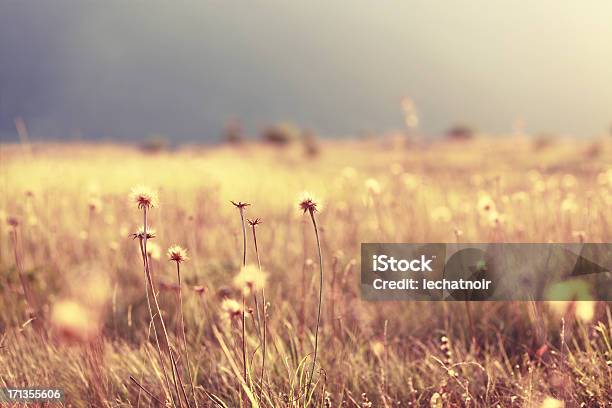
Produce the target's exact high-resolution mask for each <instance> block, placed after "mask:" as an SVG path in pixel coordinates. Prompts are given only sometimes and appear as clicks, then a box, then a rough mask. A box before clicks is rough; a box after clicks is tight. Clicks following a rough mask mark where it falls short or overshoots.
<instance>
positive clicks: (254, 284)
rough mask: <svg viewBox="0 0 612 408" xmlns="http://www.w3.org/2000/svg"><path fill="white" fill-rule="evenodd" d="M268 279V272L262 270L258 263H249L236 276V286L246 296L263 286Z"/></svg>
mask: <svg viewBox="0 0 612 408" xmlns="http://www.w3.org/2000/svg"><path fill="white" fill-rule="evenodd" d="M267 280H268V274H266V273H265V272H263V271H261V270H260V269H259V268H258V267H257V266H256V265H252V264H248V265H245V266H243V267H242V268H241V269H240V272H239V273H238V275H236V276H235V277H234V286H235V287H236V288H238V289H240V290H241V291H242V293H243V294H244V295H245V296H246V295H249V294H250V293H252V292H253V291H257V290H259V289H261V288H263V287H264V286H265V285H266V281H267Z"/></svg>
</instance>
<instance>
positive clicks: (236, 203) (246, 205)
mask: <svg viewBox="0 0 612 408" xmlns="http://www.w3.org/2000/svg"><path fill="white" fill-rule="evenodd" d="M230 203H232V204H234V206H236V208H238V209H243V208H245V207H248V206H249V205H251V204H249V203H243V202H242V201H238V202H235V201H232V200H230Z"/></svg>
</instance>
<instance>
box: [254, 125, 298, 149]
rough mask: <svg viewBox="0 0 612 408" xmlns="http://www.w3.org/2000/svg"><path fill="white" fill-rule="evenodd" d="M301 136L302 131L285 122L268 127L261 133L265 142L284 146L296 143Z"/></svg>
mask: <svg viewBox="0 0 612 408" xmlns="http://www.w3.org/2000/svg"><path fill="white" fill-rule="evenodd" d="M299 135H300V129H299V128H298V127H297V126H295V125H294V124H292V123H289V122H283V123H277V124H274V125H271V126H268V127H266V128H265V129H264V130H263V131H262V133H261V139H262V140H263V141H264V142H267V143H271V144H274V145H277V146H284V145H288V144H290V143H292V142H294V141H295V140H296V139H298V137H299Z"/></svg>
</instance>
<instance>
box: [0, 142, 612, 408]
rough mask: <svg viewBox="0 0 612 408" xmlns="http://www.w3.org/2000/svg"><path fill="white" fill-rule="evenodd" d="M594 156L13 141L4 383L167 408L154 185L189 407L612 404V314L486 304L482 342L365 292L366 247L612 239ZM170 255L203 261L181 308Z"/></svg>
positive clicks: (4, 253) (479, 146)
mask: <svg viewBox="0 0 612 408" xmlns="http://www.w3.org/2000/svg"><path fill="white" fill-rule="evenodd" d="M592 143H593V142H579V141H571V140H566V141H558V142H556V143H554V144H552V145H551V146H548V147H547V148H545V149H540V150H537V149H534V147H533V145H532V143H531V142H530V141H529V140H527V139H518V138H511V139H501V140H497V141H493V140H473V141H468V142H461V143H459V142H454V143H453V142H438V143H434V144H433V145H428V146H407V145H406V144H405V143H403V142H402V141H400V140H394V139H388V140H368V141H361V142H356V141H346V142H338V141H336V142H326V143H324V144H323V145H322V149H321V152H320V154H319V155H318V156H316V157H306V156H304V154H303V152H302V150H301V149H299V148H297V147H296V146H289V147H286V148H280V149H279V148H273V147H270V146H260V145H243V146H239V147H227V146H219V147H215V148H202V147H183V148H179V149H177V150H176V151H169V152H161V153H159V154H153V155H147V154H144V153H142V152H141V151H139V150H137V149H135V148H130V147H123V146H116V145H96V146H93V145H85V144H84V145H76V144H75V145H33V146H32V149H31V153H30V152H28V151H27V150H24V149H23V148H22V147H21V146H8V145H5V146H1V147H0V159H1V161H0V216H1V218H2V222H1V224H0V233H1V234H2V235H1V236H2V239H1V240H0V333H2V334H1V336H2V337H0V338H1V340H0V343H1V346H2V348H1V349H0V367H1V369H0V386H49V387H51V386H57V387H63V388H65V389H66V393H67V396H68V399H69V401H71V402H72V403H74V405H75V406H88V405H90V404H91V405H95V406H137V405H138V401H140V403H141V406H142V405H146V404H148V403H149V402H150V401H151V400H152V397H150V396H148V395H147V394H146V391H143V390H147V391H149V392H150V393H151V394H152V395H154V396H155V397H156V398H160V399H164V398H166V395H168V393H170V394H171V393H172V391H169V390H170V389H171V388H173V387H170V386H169V384H168V383H169V382H172V380H171V379H169V380H168V381H166V380H165V379H164V374H163V370H164V368H163V367H162V365H161V364H160V362H161V361H164V359H165V361H166V367H165V369H166V370H167V372H168V377H170V367H171V365H170V360H169V359H167V358H164V357H159V355H160V354H162V355H163V353H164V349H165V345H164V341H165V340H164V339H160V340H161V341H160V345H159V346H158V345H157V344H156V342H155V340H153V339H154V337H155V336H154V335H153V332H152V326H150V325H149V321H150V316H149V309H148V306H147V301H146V296H145V295H146V293H145V281H144V277H143V258H142V256H141V255H142V254H141V252H140V250H139V245H138V241H139V238H138V232H137V231H138V229H139V228H142V227H143V220H142V211H139V210H138V208H137V204H135V203H134V201H132V200H130V198H129V194H130V191H131V190H132V188H133V187H134V186H139V185H145V186H148V187H149V188H150V189H152V190H155V191H156V192H157V195H158V198H159V205H155V206H154V207H153V208H151V209H150V211H149V212H148V215H147V216H148V225H147V232H148V233H149V234H150V233H151V231H152V229H154V235H155V237H154V238H150V239H147V253H148V255H147V256H148V258H147V259H148V265H149V267H150V272H151V277H152V280H153V281H154V282H155V284H156V287H157V289H158V290H159V291H160V294H159V302H160V308H161V310H162V316H163V318H164V320H165V323H166V325H167V326H168V337H169V338H170V342H171V343H173V345H174V347H175V350H176V351H180V349H181V348H185V347H184V344H183V340H185V341H184V343H186V345H187V347H186V349H187V352H185V353H184V355H188V356H189V361H188V362H184V361H181V362H179V363H178V364H177V366H178V369H177V371H181V372H182V374H183V376H182V381H183V383H184V386H185V390H186V391H187V397H186V398H184V399H187V400H189V399H192V397H191V396H190V395H191V389H190V382H191V379H190V377H189V375H187V371H189V369H191V371H190V374H192V376H193V381H194V383H195V385H196V386H195V389H196V390H195V394H196V395H197V399H198V401H199V403H200V406H209V405H211V404H213V405H214V404H219V405H225V406H228V407H236V406H239V405H240V404H241V403H244V401H248V402H247V404H252V405H255V404H260V405H262V406H296V407H299V406H304V404H306V403H307V401H310V403H311V405H312V406H319V405H325V404H330V405H331V406H340V404H341V403H342V402H343V401H344V403H345V404H346V406H359V407H361V406H368V404H369V403H370V402H371V403H372V406H383V407H384V406H396V404H397V403H398V402H401V406H409V405H410V404H412V406H429V405H431V406H457V405H469V406H474V405H476V406H496V404H500V406H502V407H511V406H517V407H518V406H539V405H540V404H541V403H543V402H544V401H546V398H549V400H548V401H549V402H550V401H552V399H554V400H563V401H565V403H566V406H580V404H585V405H583V406H596V405H595V404H600V405H602V406H603V405H604V404H606V403H610V402H611V400H610V397H609V395H608V391H609V389H610V388H611V387H612V378H611V377H610V366H611V365H612V346H611V344H612V340H611V337H612V336H611V332H610V327H611V326H610V325H611V323H612V316H611V312H610V304H609V303H598V304H589V305H586V304H585V305H578V307H574V306H575V305H566V304H564V305H553V307H549V306H548V305H544V304H533V303H510V302H508V303H501V302H499V303H487V304H484V305H483V304H472V305H471V308H470V310H471V313H472V315H473V320H474V322H473V325H474V327H473V328H470V324H469V322H468V316H466V315H465V312H464V311H465V310H466V309H465V308H464V307H456V306H455V304H451V303H411V302H388V303H368V302H363V301H361V299H360V296H359V263H358V257H359V244H360V243H361V242H376V241H379V242H455V241H461V242H487V241H503V242H579V241H587V242H609V241H610V237H611V234H610V225H611V222H612V212H610V208H612V166H611V163H612V146H611V143H610V141H600V142H599V144H600V145H599V150H598V152H597V154H595V155H593V154H592V150H593V149H592ZM303 190H308V191H312V192H313V193H315V194H316V195H317V196H318V197H320V198H321V200H322V204H323V205H322V207H321V211H320V212H317V213H316V223H317V227H318V228H319V232H320V239H321V250H322V256H323V264H324V266H325V275H324V289H325V290H324V294H325V296H324V300H323V308H322V312H321V324H320V328H319V342H318V343H319V344H318V353H317V362H316V369H315V370H314V376H313V377H312V381H313V382H312V389H313V391H314V394H313V398H312V399H310V400H308V398H305V396H304V394H305V392H307V390H308V389H309V388H310V386H309V382H310V379H311V377H310V372H311V369H312V363H313V357H314V356H313V351H314V349H315V337H316V328H317V326H318V325H317V306H318V296H319V281H318V280H319V277H320V275H319V268H318V251H317V246H316V240H315V234H314V231H313V228H312V227H313V225H312V220H311V218H310V216H309V215H308V214H307V215H303V214H302V211H301V210H300V209H299V208H298V205H297V198H298V196H299V193H300V192H301V191H303ZM230 200H234V201H236V200H240V201H243V202H248V203H250V204H251V205H250V206H248V207H245V208H244V212H245V218H248V219H254V218H256V217H257V218H261V224H258V225H257V246H258V252H257V255H258V257H257V256H256V252H255V248H254V246H253V236H252V229H251V228H246V232H247V234H248V235H247V239H246V242H247V260H246V262H247V263H248V264H250V265H248V266H250V267H252V268H257V267H256V266H255V265H257V264H258V261H260V262H261V268H262V269H263V270H264V271H265V274H266V277H267V279H264V280H262V282H265V285H266V286H265V303H267V304H268V306H266V305H264V304H260V302H257V304H256V301H255V299H256V297H253V294H256V296H259V294H260V293H261V290H262V289H263V288H262V287H257V288H256V289H255V286H253V288H252V290H249V291H246V292H245V290H244V287H242V288H241V287H239V286H240V285H236V284H235V282H234V280H235V277H236V276H237V275H238V274H239V272H240V271H241V268H242V266H243V241H244V237H243V230H242V224H241V219H240V218H239V215H238V214H237V211H236V208H235V207H234V206H233V205H232V204H231V203H230ZM9 217H10V218H11V220H12V221H11V223H8V222H6V219H7V218H9ZM245 222H246V221H245ZM15 232H16V233H17V235H16V236H17V247H18V259H19V263H20V267H19V268H18V267H17V266H16V258H15V253H14V248H15V245H14V243H13V240H12V239H11V236H12V235H11V234H14V233H15ZM143 232H144V231H143ZM135 233H136V234H137V235H136V238H137V239H133V238H132V234H135ZM173 245H180V246H181V247H184V248H187V251H188V254H189V262H187V263H185V265H181V266H180V277H181V279H182V282H181V286H180V288H181V289H182V292H181V293H180V295H181V296H178V294H177V293H178V292H177V291H178V288H179V286H178V284H177V264H176V263H175V262H170V261H168V260H167V257H165V256H163V255H160V253H161V254H163V253H165V251H166V249H167V248H169V247H170V246H173ZM258 258H259V259H258ZM20 268H21V269H22V270H21V271H20V270H19V269H20ZM254 271H255V272H257V270H254ZM20 273H21V274H22V275H23V276H24V277H25V279H26V280H27V283H28V287H29V289H30V290H31V291H32V293H33V294H34V295H35V297H36V301H37V303H38V304H39V309H40V310H32V309H33V308H32V306H31V304H30V303H29V300H28V299H26V297H25V296H24V293H23V290H24V289H23V287H24V286H23V284H22V282H21V280H20V277H19V275H20ZM262 285H263V283H262ZM243 286H244V285H243ZM258 286H261V285H258ZM245 294H247V295H248V296H245V297H244V299H245V306H246V310H244V311H243V310H242V296H243V295H245ZM177 299H180V300H181V302H182V310H183V313H184V314H183V317H184V330H185V334H184V335H185V338H184V339H183V325H182V324H181V320H182V319H181V307H180V303H181V302H179V301H178V300H177ZM261 303H263V302H261ZM264 309H265V310H266V311H265V312H264ZM70 310H76V311H78V313H72V314H75V316H74V317H75V319H74V320H71V319H70V315H71V313H67V312H66V311H70ZM34 312H36V313H34ZM33 313H34V314H33ZM153 313H155V310H153ZM332 313H333V315H332ZM35 315H36V316H39V317H40V321H43V322H44V328H45V335H40V333H38V332H37V331H36V330H35V325H34V324H33V323H32V320H30V318H31V317H33V316H35ZM242 319H244V336H243V325H242V321H243V320H242ZM264 319H265V320H264ZM35 321H36V320H35ZM264 321H265V322H266V323H265V328H264V327H262V325H263V322H264ZM83 322H86V324H84V323H83ZM80 326H84V327H81V329H83V330H82V331H81V330H79V328H80ZM158 328H159V327H158ZM472 330H473V331H474V332H475V333H470V332H471V331H472ZM92 332H95V335H92ZM47 333H48V337H47ZM100 333H101V334H102V335H100ZM263 333H266V344H267V347H266V357H265V370H263V369H262V362H263V361H264V359H263V358H262V352H263V347H262V346H263ZM472 334H473V335H474V337H475V338H476V340H477V341H476V343H474V342H472V341H471V340H470V337H471V336H472ZM147 337H149V339H150V341H147V340H146V339H147ZM243 340H244V341H243ZM245 350H246V353H245V354H243V351H245ZM160 351H161V352H160ZM166 351H167V349H166ZM178 354H179V353H177V355H178ZM94 368H95V369H94ZM245 370H246V372H247V374H246V376H245V374H244V371H245ZM130 376H132V377H133V379H132V380H131V379H130ZM245 377H246V378H245ZM140 387H141V388H140ZM178 387H180V385H178V386H177V388H178ZM177 391H179V392H180V390H179V389H174V392H175V393H176V392H177ZM241 396H242V397H241ZM175 398H176V397H175ZM179 399H180V398H179ZM438 401H439V402H438ZM438 403H440V404H442V405H437V404H438ZM182 404H183V405H184V406H186V403H185V402H183V403H182Z"/></svg>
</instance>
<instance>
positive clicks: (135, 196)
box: [130, 186, 158, 209]
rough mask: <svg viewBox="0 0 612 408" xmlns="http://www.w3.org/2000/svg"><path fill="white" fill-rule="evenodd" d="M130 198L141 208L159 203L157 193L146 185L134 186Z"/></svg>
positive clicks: (147, 207)
mask: <svg viewBox="0 0 612 408" xmlns="http://www.w3.org/2000/svg"><path fill="white" fill-rule="evenodd" d="M130 199H131V201H133V202H135V203H136V204H138V208H139V209H143V208H146V209H149V208H151V207H156V206H157V205H158V201H157V193H156V192H155V191H154V190H152V189H150V188H149V187H145V186H138V187H134V188H133V189H132V192H131V193H130Z"/></svg>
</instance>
